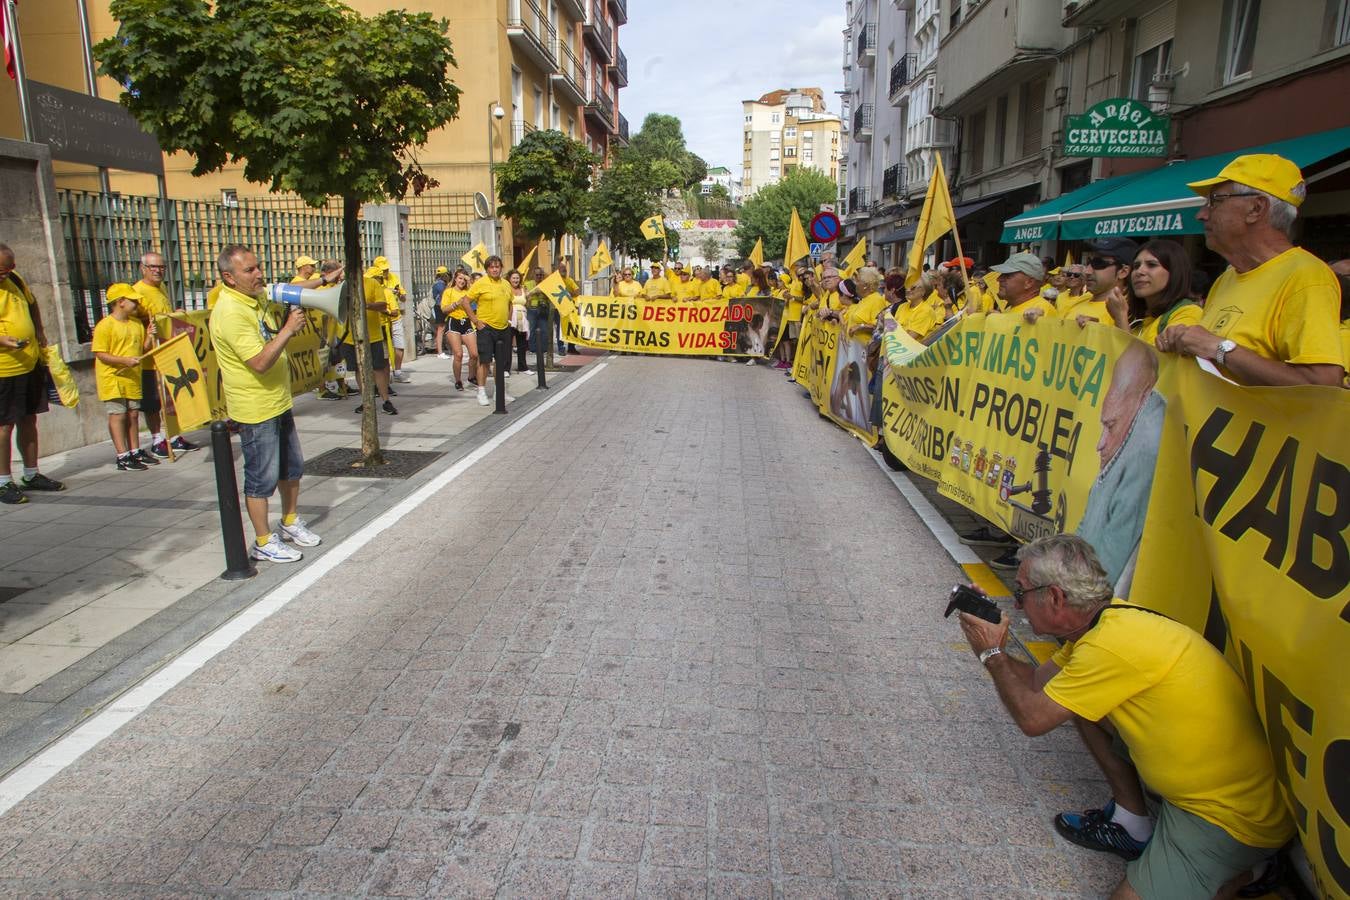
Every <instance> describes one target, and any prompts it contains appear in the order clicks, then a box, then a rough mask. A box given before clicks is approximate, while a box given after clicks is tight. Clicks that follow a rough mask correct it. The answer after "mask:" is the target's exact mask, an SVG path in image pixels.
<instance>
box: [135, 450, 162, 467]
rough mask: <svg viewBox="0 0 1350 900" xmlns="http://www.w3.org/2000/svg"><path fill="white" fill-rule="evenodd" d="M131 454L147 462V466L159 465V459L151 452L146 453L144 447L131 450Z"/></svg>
mask: <svg viewBox="0 0 1350 900" xmlns="http://www.w3.org/2000/svg"><path fill="white" fill-rule="evenodd" d="M131 455H132V456H134V457H136V458H137V459H139V460H140V461H141V462H143V463H145V464H146V465H147V466H157V465H159V460H157V459H155V458H154V457H153V456H151V455H150V454H149V453H146V452H145V448H144V447H138V448H136V449H135V450H133V451H131Z"/></svg>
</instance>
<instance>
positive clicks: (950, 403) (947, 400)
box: [928, 376, 961, 416]
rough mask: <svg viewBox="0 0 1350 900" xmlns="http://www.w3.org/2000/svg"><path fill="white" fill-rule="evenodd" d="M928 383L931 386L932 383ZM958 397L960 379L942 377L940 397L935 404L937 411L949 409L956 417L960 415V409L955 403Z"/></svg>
mask: <svg viewBox="0 0 1350 900" xmlns="http://www.w3.org/2000/svg"><path fill="white" fill-rule="evenodd" d="M928 383H929V384H930V385H931V384H932V381H931V380H930V381H929V382H928ZM960 396H961V379H959V378H948V377H946V376H944V377H943V379H942V396H941V397H940V398H939V399H938V404H937V405H938V409H949V410H951V411H952V412H954V413H956V414H957V415H958V416H959V415H961V407H960V405H959V404H958V402H957V398H958V397H960Z"/></svg>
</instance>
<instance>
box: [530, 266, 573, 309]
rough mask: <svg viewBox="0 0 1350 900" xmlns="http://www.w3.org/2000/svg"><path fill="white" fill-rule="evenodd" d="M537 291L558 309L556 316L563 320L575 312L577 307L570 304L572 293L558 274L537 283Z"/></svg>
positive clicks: (555, 273)
mask: <svg viewBox="0 0 1350 900" xmlns="http://www.w3.org/2000/svg"><path fill="white" fill-rule="evenodd" d="M538 290H539V291H542V292H543V294H544V296H545V297H547V298H548V299H549V301H550V302H551V303H552V304H553V305H554V306H556V307H557V308H558V314H559V315H560V316H562V317H563V318H564V319H566V318H567V317H568V316H570V315H571V314H572V313H574V312H576V308H577V305H576V304H575V303H573V302H572V292H571V291H569V290H568V289H567V282H565V281H563V277H562V274H561V273H560V272H554V273H553V274H552V275H550V276H548V277H547V278H545V279H544V280H543V281H541V282H539V287H538Z"/></svg>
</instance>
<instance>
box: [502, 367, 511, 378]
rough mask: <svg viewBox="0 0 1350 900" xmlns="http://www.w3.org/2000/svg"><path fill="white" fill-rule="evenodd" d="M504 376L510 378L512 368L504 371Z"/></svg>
mask: <svg viewBox="0 0 1350 900" xmlns="http://www.w3.org/2000/svg"><path fill="white" fill-rule="evenodd" d="M502 377H503V378H510V377H511V370H510V369H507V370H506V371H505V372H503V373H502Z"/></svg>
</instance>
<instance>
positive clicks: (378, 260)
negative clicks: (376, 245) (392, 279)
mask: <svg viewBox="0 0 1350 900" xmlns="http://www.w3.org/2000/svg"><path fill="white" fill-rule="evenodd" d="M371 265H373V266H374V267H375V268H377V269H388V268H389V260H388V259H387V258H385V257H383V256H377V257H375V262H373V263H371Z"/></svg>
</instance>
